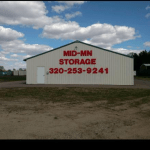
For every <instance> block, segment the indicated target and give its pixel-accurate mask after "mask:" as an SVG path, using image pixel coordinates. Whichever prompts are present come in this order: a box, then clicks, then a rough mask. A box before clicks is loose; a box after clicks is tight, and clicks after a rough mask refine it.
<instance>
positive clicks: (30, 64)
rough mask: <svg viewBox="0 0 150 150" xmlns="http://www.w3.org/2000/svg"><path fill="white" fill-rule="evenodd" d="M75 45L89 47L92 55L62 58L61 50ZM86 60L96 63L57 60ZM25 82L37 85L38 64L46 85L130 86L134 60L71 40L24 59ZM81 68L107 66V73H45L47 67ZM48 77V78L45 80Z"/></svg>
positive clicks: (80, 47)
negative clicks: (64, 44)
mask: <svg viewBox="0 0 150 150" xmlns="http://www.w3.org/2000/svg"><path fill="white" fill-rule="evenodd" d="M75 46H77V47H78V49H77V51H80V50H92V51H93V55H92V56H80V55H77V56H69V57H66V56H65V57H64V56H63V51H64V50H74V48H75ZM61 58H62V59H63V58H64V59H65V58H69V59H76V58H78V59H82V58H84V59H86V58H96V64H95V65H60V64H59V59H61ZM26 62H27V84H37V67H45V84H108V85H133V82H134V81H133V80H134V78H133V77H134V76H133V73H134V72H133V59H132V58H129V57H125V56H123V55H119V54H115V53H111V52H108V51H104V50H100V49H98V48H95V47H92V46H88V45H85V44H82V43H73V44H71V45H68V46H66V47H63V48H60V49H58V50H55V51H52V52H49V53H46V54H43V55H39V56H37V57H34V58H31V59H28V60H27V61H26ZM51 67H52V68H64V69H67V68H74V67H76V68H80V67H82V68H83V69H86V68H87V67H91V68H93V67H96V68H98V69H99V68H101V67H103V68H107V67H108V72H109V73H108V74H100V73H97V74H87V73H86V72H83V73H82V74H67V72H64V73H63V74H49V75H48V77H47V75H46V72H47V71H49V68H51ZM47 78H48V80H47Z"/></svg>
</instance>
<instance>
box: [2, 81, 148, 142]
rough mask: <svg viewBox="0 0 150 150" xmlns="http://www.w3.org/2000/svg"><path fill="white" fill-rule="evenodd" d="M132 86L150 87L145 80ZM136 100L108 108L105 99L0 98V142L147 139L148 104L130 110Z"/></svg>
mask: <svg viewBox="0 0 150 150" xmlns="http://www.w3.org/2000/svg"><path fill="white" fill-rule="evenodd" d="M23 82H24V81H17V83H20V85H21V83H23ZM9 83H10V82H9ZM11 83H12V85H15V84H13V82H11ZM135 83H136V84H135V85H134V86H131V87H132V88H133V87H135V88H138V87H139V88H150V82H148V81H147V82H146V81H141V80H137V81H136V82H135ZM141 83H143V84H141ZM9 85H11V84H9ZM16 85H17V84H16ZM18 85H19V84H18ZM24 85H25V84H24ZM0 87H3V88H4V85H3V83H0ZM5 87H6V84H5ZM9 87H11V86H9ZM108 87H109V86H108ZM110 87H111V86H110ZM117 87H118V86H117ZM138 101H140V99H133V100H129V101H125V102H123V103H122V104H121V105H108V104H106V100H101V101H94V102H81V103H75V104H70V103H69V102H57V103H53V102H42V101H38V100H36V99H28V98H24V99H17V100H15V101H11V100H3V99H2V98H1V99H0V139H150V103H148V104H142V105H139V106H137V107H135V106H134V107H132V105H131V104H133V103H135V102H138Z"/></svg>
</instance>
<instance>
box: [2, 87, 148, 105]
mask: <svg viewBox="0 0 150 150" xmlns="http://www.w3.org/2000/svg"><path fill="white" fill-rule="evenodd" d="M146 97H147V98H146ZM149 97H150V89H120V88H118V89H117V88H111V89H105V88H83V87H72V88H61V89H60V88H58V87H55V88H53V87H26V88H2V89H0V99H1V98H2V99H5V100H11V101H13V100H16V99H20V100H21V99H23V98H29V99H37V100H39V101H41V102H46V103H48V102H69V103H72V104H74V103H81V102H86V101H88V102H94V101H103V100H107V104H110V105H113V104H121V103H122V102H123V101H129V100H133V99H137V98H143V100H142V101H141V103H146V102H148V101H149ZM139 103H140V102H139ZM134 105H138V103H137V104H136V103H135V104H134Z"/></svg>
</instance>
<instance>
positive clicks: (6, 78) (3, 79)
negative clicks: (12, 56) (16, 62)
mask: <svg viewBox="0 0 150 150" xmlns="http://www.w3.org/2000/svg"><path fill="white" fill-rule="evenodd" d="M21 80H26V76H0V82H10V81H21Z"/></svg>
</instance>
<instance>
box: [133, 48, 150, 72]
mask: <svg viewBox="0 0 150 150" xmlns="http://www.w3.org/2000/svg"><path fill="white" fill-rule="evenodd" d="M133 57H134V70H136V71H139V70H140V66H141V65H142V64H150V51H149V52H147V51H146V50H145V51H142V52H140V53H139V54H136V53H134V54H133Z"/></svg>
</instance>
